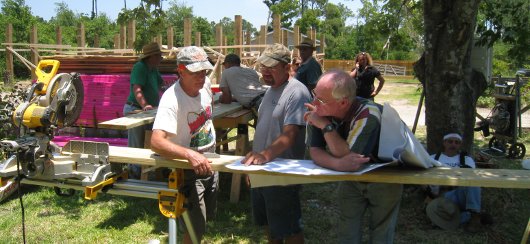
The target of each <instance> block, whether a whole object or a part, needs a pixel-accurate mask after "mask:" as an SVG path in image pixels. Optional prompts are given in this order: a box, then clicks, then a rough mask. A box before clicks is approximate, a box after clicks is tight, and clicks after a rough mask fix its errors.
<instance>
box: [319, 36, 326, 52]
mask: <svg viewBox="0 0 530 244" xmlns="http://www.w3.org/2000/svg"><path fill="white" fill-rule="evenodd" d="M325 42H326V38H325V37H324V33H320V53H325V51H326V45H325Z"/></svg>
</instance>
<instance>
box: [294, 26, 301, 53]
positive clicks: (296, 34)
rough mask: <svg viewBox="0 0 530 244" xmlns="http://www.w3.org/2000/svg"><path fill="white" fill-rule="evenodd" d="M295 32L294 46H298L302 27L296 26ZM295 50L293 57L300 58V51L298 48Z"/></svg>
mask: <svg viewBox="0 0 530 244" xmlns="http://www.w3.org/2000/svg"><path fill="white" fill-rule="evenodd" d="M293 32H294V33H293V46H298V45H300V26H298V25H295V26H294V30H293ZM294 50H295V51H294V53H293V56H295V57H300V50H298V48H295V49H294Z"/></svg>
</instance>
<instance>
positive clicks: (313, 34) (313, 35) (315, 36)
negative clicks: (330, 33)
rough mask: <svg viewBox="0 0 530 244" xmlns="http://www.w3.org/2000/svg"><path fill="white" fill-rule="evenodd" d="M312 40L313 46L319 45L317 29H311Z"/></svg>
mask: <svg viewBox="0 0 530 244" xmlns="http://www.w3.org/2000/svg"><path fill="white" fill-rule="evenodd" d="M311 40H312V41H313V46H316V44H317V29H313V28H311Z"/></svg>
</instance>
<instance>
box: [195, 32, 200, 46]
mask: <svg viewBox="0 0 530 244" xmlns="http://www.w3.org/2000/svg"><path fill="white" fill-rule="evenodd" d="M195 46H197V47H200V46H201V32H200V31H198V32H195Z"/></svg>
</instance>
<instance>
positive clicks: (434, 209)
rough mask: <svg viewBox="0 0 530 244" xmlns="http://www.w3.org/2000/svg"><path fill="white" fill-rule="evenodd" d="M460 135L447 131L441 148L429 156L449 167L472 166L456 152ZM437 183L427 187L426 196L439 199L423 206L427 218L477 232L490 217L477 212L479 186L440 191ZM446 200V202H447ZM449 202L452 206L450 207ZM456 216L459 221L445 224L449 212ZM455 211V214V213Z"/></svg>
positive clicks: (448, 226) (479, 201) (460, 153)
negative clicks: (463, 225)
mask: <svg viewBox="0 0 530 244" xmlns="http://www.w3.org/2000/svg"><path fill="white" fill-rule="evenodd" d="M461 146H462V136H461V135H460V134H458V133H449V134H447V135H445V136H444V137H443V151H442V152H439V153H437V154H433V155H431V157H432V158H434V159H435V160H438V161H439V162H440V163H442V165H443V166H446V167H452V168H475V161H474V160H473V159H472V158H471V157H469V156H466V154H465V153H463V152H461V151H460V147H461ZM440 188H441V187H439V186H429V188H428V189H429V197H430V198H436V197H438V196H440V198H441V199H436V200H434V201H431V202H430V203H429V204H428V205H427V215H428V216H429V218H430V219H431V221H432V222H433V223H434V224H436V225H438V226H439V227H441V228H444V229H451V230H452V229H456V228H458V226H459V224H465V229H466V230H467V231H469V232H478V231H480V230H481V228H482V226H481V225H482V223H483V224H491V222H492V220H491V216H489V215H488V214H486V213H481V212H480V211H481V189H480V187H469V186H459V187H456V188H455V189H452V190H449V191H444V189H440ZM447 200H449V201H447ZM451 203H453V204H455V205H456V206H451ZM449 212H452V213H453V214H452V215H453V218H454V216H459V221H456V220H455V222H454V225H453V224H448V221H449V219H447V218H448V217H447V216H449V215H451V214H447V213H449ZM457 212H459V214H458V213H457Z"/></svg>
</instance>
